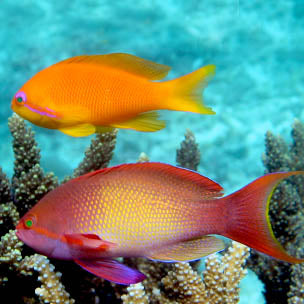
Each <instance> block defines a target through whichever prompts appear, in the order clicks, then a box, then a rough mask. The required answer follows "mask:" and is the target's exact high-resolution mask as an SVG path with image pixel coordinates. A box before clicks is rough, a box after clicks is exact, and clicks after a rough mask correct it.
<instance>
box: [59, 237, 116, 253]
mask: <svg viewBox="0 0 304 304" xmlns="http://www.w3.org/2000/svg"><path fill="white" fill-rule="evenodd" d="M63 241H64V242H66V243H67V244H68V245H69V246H71V247H73V249H74V250H75V249H78V250H80V251H86V250H89V251H90V250H91V251H92V250H93V251H105V250H108V249H110V248H112V247H115V246H116V244H114V243H111V242H108V241H105V240H102V239H101V238H100V237H99V236H98V235H96V234H88V233H87V234H86V233H74V234H65V235H64V236H63Z"/></svg>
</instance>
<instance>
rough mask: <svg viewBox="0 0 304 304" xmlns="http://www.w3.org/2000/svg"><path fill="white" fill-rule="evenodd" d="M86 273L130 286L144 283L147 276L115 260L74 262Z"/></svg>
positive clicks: (76, 260)
mask: <svg viewBox="0 0 304 304" xmlns="http://www.w3.org/2000/svg"><path fill="white" fill-rule="evenodd" d="M74 262H75V263H77V264H78V265H79V266H81V267H82V268H84V269H85V270H86V271H89V272H91V273H93V274H94V275H96V276H98V277H101V278H103V279H106V280H109V281H111V282H114V283H118V284H124V285H130V284H136V283H139V282H141V281H143V280H144V279H145V278H146V276H145V275H144V274H142V273H141V272H140V271H138V270H136V269H133V268H130V267H128V266H125V265H123V264H122V263H120V262H118V261H116V260H113V259H100V260H78V259H75V260H74Z"/></svg>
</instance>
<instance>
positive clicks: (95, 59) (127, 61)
mask: <svg viewBox="0 0 304 304" xmlns="http://www.w3.org/2000/svg"><path fill="white" fill-rule="evenodd" d="M70 63H78V64H79V63H87V64H97V65H102V66H108V67H112V68H114V69H118V70H124V71H126V72H129V73H131V74H134V75H138V76H141V77H144V78H147V79H150V80H159V79H162V78H164V77H166V76H167V74H168V72H169V71H170V67H169V66H167V65H163V64H159V63H155V62H153V61H150V60H146V59H143V58H140V57H137V56H134V55H130V54H124V53H113V54H106V55H82V56H76V57H72V58H68V59H66V60H63V61H61V62H59V63H57V64H70Z"/></svg>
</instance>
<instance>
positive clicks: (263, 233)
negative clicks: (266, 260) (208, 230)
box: [221, 171, 304, 263]
mask: <svg viewBox="0 0 304 304" xmlns="http://www.w3.org/2000/svg"><path fill="white" fill-rule="evenodd" d="M298 174H304V171H295V172H277V173H270V174H266V175H264V176H262V177H260V178H258V179H256V180H255V181H253V182H252V183H250V184H248V185H247V186H245V187H243V188H242V189H240V190H239V191H237V192H234V193H232V194H230V195H228V196H226V197H224V198H222V199H221V200H224V201H225V205H226V206H225V209H226V216H225V220H227V223H226V228H225V229H226V231H225V232H224V233H221V234H223V235H224V236H226V237H228V238H230V239H233V240H235V241H237V242H240V243H243V244H245V245H247V246H249V247H251V248H253V249H255V250H258V251H260V252H262V253H265V254H267V255H270V256H272V257H274V258H277V259H280V260H283V261H286V262H289V263H302V262H304V259H298V258H295V257H293V256H291V255H289V254H288V252H287V251H285V249H284V248H283V247H282V245H281V244H280V243H279V242H278V240H277V239H276V238H275V235H274V233H273V230H272V227H271V223H270V219H269V204H270V200H271V196H272V194H273V191H274V189H275V187H276V186H277V184H278V183H279V182H280V181H281V180H283V179H285V178H287V177H290V176H293V175H298Z"/></svg>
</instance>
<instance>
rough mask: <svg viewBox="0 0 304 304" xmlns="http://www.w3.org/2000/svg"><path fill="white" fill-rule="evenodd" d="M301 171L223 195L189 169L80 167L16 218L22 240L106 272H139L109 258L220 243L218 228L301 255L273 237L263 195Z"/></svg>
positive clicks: (135, 278) (178, 254)
mask: <svg viewBox="0 0 304 304" xmlns="http://www.w3.org/2000/svg"><path fill="white" fill-rule="evenodd" d="M296 174H304V171H303V172H299V171H298V172H286V173H285V172H281V173H271V174H267V175H264V176H262V177H260V178H258V179H257V180H255V181H253V182H252V183H250V184H249V185H247V186H245V187H244V188H242V189H241V190H239V191H237V192H235V193H232V194H230V195H228V196H226V197H222V198H221V196H222V187H221V186H220V185H219V184H217V183H215V182H214V181H212V180H210V179H208V178H206V177H204V176H202V175H200V174H198V173H196V172H193V171H190V170H186V169H182V168H178V167H174V166H170V165H166V164H162V163H140V164H125V165H120V166H116V167H112V168H107V169H102V170H99V171H96V172H92V173H89V174H86V175H83V176H81V177H79V178H75V179H73V180H70V181H69V182H67V183H65V184H63V185H61V186H59V187H58V188H57V189H55V190H53V191H51V192H50V193H48V194H47V195H46V196H45V197H44V198H42V200H41V201H40V202H38V203H37V205H35V206H34V207H33V208H32V209H31V210H30V211H29V212H28V213H27V214H25V215H24V216H23V218H22V219H21V220H20V222H19V223H18V225H17V235H18V237H19V238H20V239H21V240H22V241H23V242H25V243H26V244H27V245H29V246H31V247H32V248H34V249H35V250H37V251H39V252H41V253H42V254H45V255H47V256H49V257H53V258H58V259H67V260H74V261H75V262H76V263H77V264H79V265H80V266H81V267H83V268H84V269H86V270H87V271H89V272H91V273H93V274H95V275H97V276H100V277H102V278H105V279H107V280H110V281H113V282H116V283H121V284H134V283H137V282H140V281H142V280H143V279H144V278H145V276H144V275H143V274H142V273H140V272H139V271H137V270H136V269H132V268H129V267H127V266H125V265H123V264H122V263H120V262H118V261H117V260H115V258H117V257H147V258H149V259H152V260H158V261H163V262H175V261H191V260H196V259H199V258H201V257H204V256H207V255H210V254H211V253H214V252H217V251H220V250H222V249H224V247H225V245H224V243H223V241H222V240H221V239H219V238H217V237H216V236H209V235H210V234H212V235H214V234H215V235H223V236H226V237H228V238H231V239H233V240H236V241H238V242H240V243H243V244H245V245H248V246H249V247H251V248H254V249H256V250H259V251H261V252H263V253H266V254H268V255H271V256H273V257H275V258H278V259H281V260H284V261H287V262H291V263H300V262H303V261H304V260H301V259H297V258H294V257H292V256H290V255H289V254H288V253H287V252H285V250H284V249H283V247H282V246H281V245H280V244H279V242H278V241H277V240H276V239H275V237H274V234H273V231H272V228H271V225H270V222H269V215H268V209H269V201H270V197H271V195H272V192H273V188H274V187H275V186H276V185H277V184H278V182H279V181H280V180H282V179H284V178H287V177H289V176H292V175H296Z"/></svg>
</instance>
